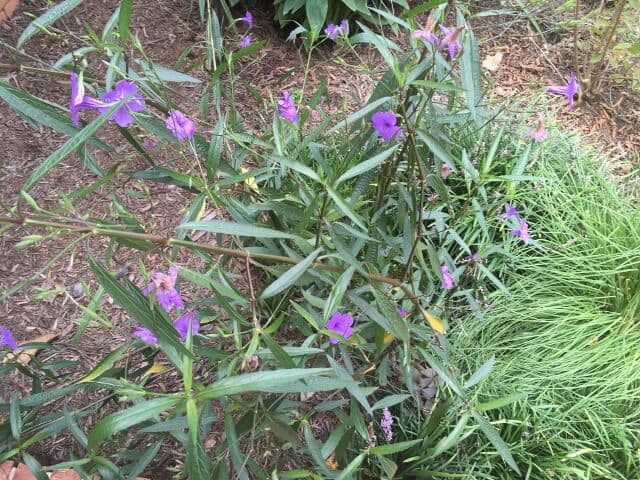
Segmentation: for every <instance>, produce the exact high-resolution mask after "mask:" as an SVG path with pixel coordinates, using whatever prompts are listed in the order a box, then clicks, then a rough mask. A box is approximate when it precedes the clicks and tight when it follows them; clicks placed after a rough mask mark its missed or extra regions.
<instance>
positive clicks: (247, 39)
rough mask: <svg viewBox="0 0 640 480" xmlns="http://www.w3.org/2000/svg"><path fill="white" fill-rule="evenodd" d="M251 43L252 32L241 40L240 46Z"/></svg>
mask: <svg viewBox="0 0 640 480" xmlns="http://www.w3.org/2000/svg"><path fill="white" fill-rule="evenodd" d="M249 45H251V34H249V35H245V36H244V37H242V40H240V48H247V47H248V46H249Z"/></svg>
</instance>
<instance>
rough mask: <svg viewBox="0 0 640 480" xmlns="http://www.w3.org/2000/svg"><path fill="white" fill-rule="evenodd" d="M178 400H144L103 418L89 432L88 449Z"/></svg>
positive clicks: (150, 417) (167, 407) (152, 416)
mask: <svg viewBox="0 0 640 480" xmlns="http://www.w3.org/2000/svg"><path fill="white" fill-rule="evenodd" d="M179 401H180V399H179V398H155V399H153V400H145V401H142V402H140V403H137V404H136V405H134V406H133V407H129V408H127V409H125V410H122V411H119V412H117V413H114V414H112V415H109V416H108V417H105V418H103V419H102V420H100V421H99V422H98V423H96V425H95V426H94V427H93V428H92V429H91V431H90V432H89V436H88V438H89V450H90V451H92V452H96V451H97V449H98V447H99V446H100V444H101V443H102V442H103V441H104V440H105V439H107V438H108V437H111V436H113V435H115V434H116V433H118V432H121V431H122V430H126V429H127V428H130V427H132V426H134V425H137V424H139V423H142V422H144V421H146V420H149V419H152V418H154V417H156V416H158V415H160V414H161V413H162V412H164V411H166V410H168V409H169V408H171V407H172V406H174V405H176V404H177V403H178V402H179Z"/></svg>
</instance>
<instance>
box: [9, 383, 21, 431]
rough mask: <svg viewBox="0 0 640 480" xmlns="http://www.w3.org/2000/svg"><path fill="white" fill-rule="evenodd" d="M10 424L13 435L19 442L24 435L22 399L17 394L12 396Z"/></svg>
mask: <svg viewBox="0 0 640 480" xmlns="http://www.w3.org/2000/svg"><path fill="white" fill-rule="evenodd" d="M9 423H10V424H11V435H13V438H15V439H16V440H19V439H20V435H21V434H22V415H21V414H20V399H19V397H18V394H17V393H15V392H14V393H13V394H12V395H11V406H10V409H9Z"/></svg>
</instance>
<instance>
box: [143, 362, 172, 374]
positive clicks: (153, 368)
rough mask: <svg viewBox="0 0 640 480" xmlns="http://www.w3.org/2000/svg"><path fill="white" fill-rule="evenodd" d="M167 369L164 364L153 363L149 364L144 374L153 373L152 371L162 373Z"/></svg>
mask: <svg viewBox="0 0 640 480" xmlns="http://www.w3.org/2000/svg"><path fill="white" fill-rule="evenodd" d="M166 369H167V367H165V366H164V365H162V364H161V363H154V364H153V365H151V366H150V367H149V370H147V371H146V372H144V375H145V376H147V375H153V374H154V373H162V372H164V371H165V370H166Z"/></svg>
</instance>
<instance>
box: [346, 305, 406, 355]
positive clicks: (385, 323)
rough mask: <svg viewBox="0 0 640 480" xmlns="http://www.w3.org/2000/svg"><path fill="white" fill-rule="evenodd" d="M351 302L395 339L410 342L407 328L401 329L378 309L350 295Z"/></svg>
mask: <svg viewBox="0 0 640 480" xmlns="http://www.w3.org/2000/svg"><path fill="white" fill-rule="evenodd" d="M349 300H351V301H352V302H353V303H354V305H355V306H356V307H358V309H359V310H360V311H361V312H362V313H364V314H365V315H366V316H367V317H368V318H369V319H371V320H373V321H374V322H375V323H377V324H378V325H380V326H381V327H382V328H383V329H384V330H385V331H387V332H389V333H392V334H393V335H394V336H395V337H397V338H399V339H400V340H401V341H403V342H405V343H408V342H409V333H408V330H407V329H406V328H400V327H399V325H398V324H394V322H392V321H391V320H389V318H387V316H385V315H383V314H381V313H380V312H379V311H378V310H377V309H376V308H374V307H373V306H372V305H370V304H369V303H367V302H366V301H365V300H363V299H362V298H360V297H358V296H356V295H352V294H350V295H349Z"/></svg>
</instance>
